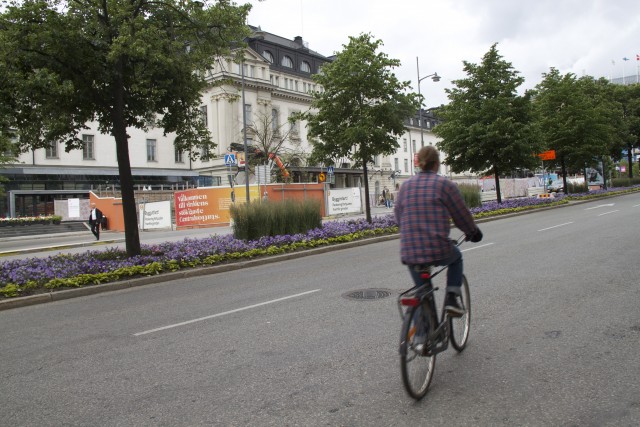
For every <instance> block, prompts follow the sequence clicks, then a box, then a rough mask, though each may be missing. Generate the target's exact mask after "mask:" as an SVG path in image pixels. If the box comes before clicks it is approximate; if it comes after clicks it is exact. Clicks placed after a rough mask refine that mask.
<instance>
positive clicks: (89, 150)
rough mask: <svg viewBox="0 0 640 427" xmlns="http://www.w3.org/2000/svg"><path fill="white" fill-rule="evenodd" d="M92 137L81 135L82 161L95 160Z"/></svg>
mask: <svg viewBox="0 0 640 427" xmlns="http://www.w3.org/2000/svg"><path fill="white" fill-rule="evenodd" d="M93 153H94V150H93V135H82V160H95V157H94V154H93Z"/></svg>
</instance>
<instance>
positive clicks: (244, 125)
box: [240, 52, 249, 205]
mask: <svg viewBox="0 0 640 427" xmlns="http://www.w3.org/2000/svg"><path fill="white" fill-rule="evenodd" d="M242 55H243V58H242V61H241V62H240V74H241V77H242V140H243V145H244V180H245V191H246V192H247V205H248V204H249V155H248V149H247V105H246V104H245V99H244V52H242Z"/></svg>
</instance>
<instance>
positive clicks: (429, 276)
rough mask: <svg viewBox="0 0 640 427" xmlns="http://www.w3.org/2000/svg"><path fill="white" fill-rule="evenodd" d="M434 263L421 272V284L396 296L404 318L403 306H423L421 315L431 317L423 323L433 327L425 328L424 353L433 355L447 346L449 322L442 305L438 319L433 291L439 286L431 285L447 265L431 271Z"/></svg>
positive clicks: (457, 244) (458, 240)
mask: <svg viewBox="0 0 640 427" xmlns="http://www.w3.org/2000/svg"><path fill="white" fill-rule="evenodd" d="M464 239H465V236H464V235H462V236H461V237H459V238H458V239H457V240H456V241H455V242H456V246H460V245H461V244H462V242H463V241H464ZM433 267H434V265H427V266H426V268H425V269H424V270H423V271H422V272H421V274H420V277H421V278H422V284H420V285H416V286H414V287H412V288H411V289H408V290H406V291H404V292H402V293H401V294H400V295H399V296H398V310H399V312H400V317H401V318H402V319H404V316H405V314H406V313H405V311H404V310H403V307H419V306H422V307H424V309H423V315H428V316H430V317H431V318H430V319H428V320H429V322H428V323H427V322H425V324H433V325H434V327H433V328H430V329H431V331H429V330H427V331H425V332H427V343H426V344H427V345H425V349H424V351H425V354H426V355H434V354H438V353H441V352H443V351H445V350H447V348H449V322H448V318H449V315H448V313H446V312H445V310H444V307H443V308H442V311H441V313H440V319H438V314H437V313H438V310H437V305H436V301H435V291H437V290H438V289H439V288H438V287H434V286H433V278H434V277H436V276H437V275H438V274H440V273H441V272H443V271H444V270H446V269H447V268H448V266H442V267H441V268H439V269H438V270H437V271H436V272H435V273H432V272H431V271H432V268H433Z"/></svg>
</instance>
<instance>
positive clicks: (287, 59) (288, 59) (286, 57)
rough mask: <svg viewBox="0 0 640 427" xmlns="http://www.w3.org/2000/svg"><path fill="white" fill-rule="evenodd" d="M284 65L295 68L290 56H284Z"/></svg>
mask: <svg viewBox="0 0 640 427" xmlns="http://www.w3.org/2000/svg"><path fill="white" fill-rule="evenodd" d="M282 66H283V67H287V68H293V61H292V60H291V58H289V57H288V56H286V55H285V56H283V57H282Z"/></svg>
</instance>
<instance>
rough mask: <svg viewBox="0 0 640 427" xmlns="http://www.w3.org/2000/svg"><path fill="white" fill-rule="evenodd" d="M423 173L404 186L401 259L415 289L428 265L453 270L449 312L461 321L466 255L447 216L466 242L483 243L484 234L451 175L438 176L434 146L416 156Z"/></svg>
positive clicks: (399, 213)
mask: <svg viewBox="0 0 640 427" xmlns="http://www.w3.org/2000/svg"><path fill="white" fill-rule="evenodd" d="M418 164H419V166H420V169H421V170H420V172H419V173H417V174H416V175H414V176H412V177H411V178H410V179H409V180H408V181H406V182H405V183H404V184H402V186H401V187H400V191H399V193H398V195H397V197H396V202H395V205H396V206H395V212H394V213H395V217H396V222H397V223H398V227H399V228H400V258H401V260H402V263H403V264H405V265H407V266H408V267H409V271H410V274H411V277H412V278H413V281H414V282H415V284H416V286H419V285H421V284H422V278H421V277H420V272H421V270H423V269H424V268H425V266H427V265H440V266H445V265H447V266H449V268H448V270H447V294H446V296H445V310H446V311H447V312H448V313H449V315H450V316H452V317H460V316H462V315H463V314H464V310H463V309H462V307H461V306H460V304H459V302H458V298H459V297H460V296H461V291H460V287H461V285H462V273H463V270H462V254H461V252H460V249H458V247H457V246H456V245H455V244H454V242H452V241H451V239H450V238H449V232H450V229H451V225H450V222H449V218H451V219H453V222H454V224H455V225H456V226H457V227H458V229H460V230H461V231H462V232H463V233H464V234H465V235H466V238H467V240H471V241H472V242H479V241H480V240H482V232H481V231H480V229H479V228H478V226H477V225H476V224H475V222H474V220H473V216H472V215H471V212H469V209H468V208H467V207H466V205H465V203H464V199H463V198H462V195H461V193H460V190H459V189H458V186H457V185H456V184H454V183H453V182H452V181H451V180H449V179H448V178H447V177H443V176H440V175H438V173H437V172H438V170H439V168H440V156H439V154H438V151H437V150H436V149H435V148H434V147H433V146H427V147H423V148H422V149H420V151H419V152H418Z"/></svg>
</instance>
